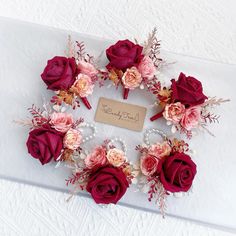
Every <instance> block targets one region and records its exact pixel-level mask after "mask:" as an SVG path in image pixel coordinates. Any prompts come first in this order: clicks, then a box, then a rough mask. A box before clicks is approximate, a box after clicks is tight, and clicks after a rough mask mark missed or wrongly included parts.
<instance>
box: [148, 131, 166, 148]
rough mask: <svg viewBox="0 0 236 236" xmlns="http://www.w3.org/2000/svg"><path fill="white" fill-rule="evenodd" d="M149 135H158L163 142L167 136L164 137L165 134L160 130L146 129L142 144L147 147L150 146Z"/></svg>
mask: <svg viewBox="0 0 236 236" xmlns="http://www.w3.org/2000/svg"><path fill="white" fill-rule="evenodd" d="M151 134H158V135H160V136H161V137H162V138H163V139H164V140H167V136H166V135H165V133H164V132H163V131H161V130H158V129H156V128H151V129H147V130H146V131H145V133H144V143H145V144H146V145H147V146H150V138H149V136H150V135H151Z"/></svg>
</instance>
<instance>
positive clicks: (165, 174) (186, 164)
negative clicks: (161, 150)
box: [159, 152, 197, 193]
mask: <svg viewBox="0 0 236 236" xmlns="http://www.w3.org/2000/svg"><path fill="white" fill-rule="evenodd" d="M159 165H160V166H159V168H160V170H159V171H160V181H161V183H162V184H163V186H164V188H165V189H166V190H167V191H170V192H172V193H174V192H187V191H188V190H189V189H190V187H191V186H192V182H193V179H194V176H195V175H196V173H197V167H196V164H195V163H194V162H193V161H192V160H191V158H190V156H188V155H187V154H184V153H179V152H176V153H174V154H172V155H171V156H168V157H166V158H165V159H164V160H161V161H160V162H159Z"/></svg>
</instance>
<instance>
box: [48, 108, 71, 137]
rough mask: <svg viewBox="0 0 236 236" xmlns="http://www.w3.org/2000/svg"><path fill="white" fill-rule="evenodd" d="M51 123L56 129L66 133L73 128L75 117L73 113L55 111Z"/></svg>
mask: <svg viewBox="0 0 236 236" xmlns="http://www.w3.org/2000/svg"><path fill="white" fill-rule="evenodd" d="M50 124H51V126H52V128H54V129H55V130H57V131H59V132H62V133H65V132H67V131H68V130H69V129H70V128H71V126H72V124H73V117H72V115H71V114H67V113H61V112H53V113H52V114H51V116H50Z"/></svg>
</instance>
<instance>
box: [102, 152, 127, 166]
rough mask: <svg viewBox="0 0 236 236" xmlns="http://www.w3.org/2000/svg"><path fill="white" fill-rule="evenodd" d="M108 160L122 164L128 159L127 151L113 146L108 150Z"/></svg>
mask: <svg viewBox="0 0 236 236" xmlns="http://www.w3.org/2000/svg"><path fill="white" fill-rule="evenodd" d="M107 160H108V162H109V163H110V164H112V165H113V166H116V167H118V166H121V165H122V164H123V163H124V162H125V161H126V156H125V153H124V152H123V151H122V150H120V149H117V148H112V149H110V150H109V151H108V152H107Z"/></svg>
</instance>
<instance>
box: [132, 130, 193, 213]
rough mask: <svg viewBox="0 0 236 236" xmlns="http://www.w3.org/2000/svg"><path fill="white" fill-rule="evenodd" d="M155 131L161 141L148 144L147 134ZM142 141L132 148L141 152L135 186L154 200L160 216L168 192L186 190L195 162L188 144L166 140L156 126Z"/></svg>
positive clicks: (149, 198) (174, 192)
mask: <svg viewBox="0 0 236 236" xmlns="http://www.w3.org/2000/svg"><path fill="white" fill-rule="evenodd" d="M152 133H154V134H159V135H160V136H161V137H162V138H163V140H164V141H163V142H155V143H153V144H150V141H149V135H150V134H152ZM144 141H145V144H144V145H139V146H137V147H136V150H138V151H139V152H140V153H141V157H140V176H139V178H138V187H139V189H140V191H142V192H144V193H146V194H148V200H149V201H151V200H152V199H153V198H155V199H156V201H155V202H156V203H157V204H159V209H160V211H161V213H162V215H163V216H164V215H165V210H166V198H167V196H168V195H171V194H173V195H174V196H175V194H176V193H185V192H188V191H189V190H190V188H191V186H192V182H193V180H194V177H195V175H196V173H197V167H196V164H195V163H194V162H193V161H192V159H191V157H190V156H189V154H190V150H189V146H188V144H187V143H186V142H184V141H183V140H178V139H176V138H174V139H173V140H171V139H168V138H167V137H166V135H165V134H164V133H163V132H161V131H160V130H158V129H154V128H153V129H150V130H147V131H146V133H145V138H144Z"/></svg>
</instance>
